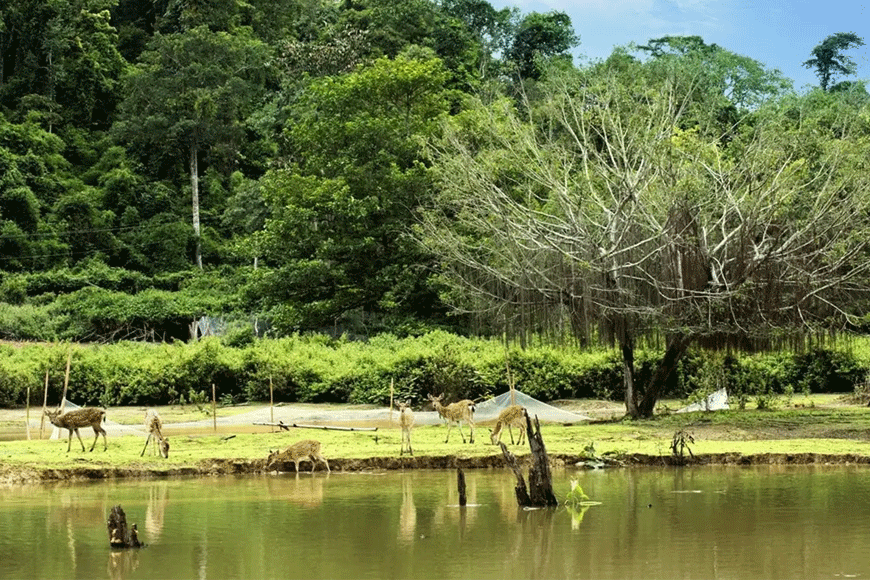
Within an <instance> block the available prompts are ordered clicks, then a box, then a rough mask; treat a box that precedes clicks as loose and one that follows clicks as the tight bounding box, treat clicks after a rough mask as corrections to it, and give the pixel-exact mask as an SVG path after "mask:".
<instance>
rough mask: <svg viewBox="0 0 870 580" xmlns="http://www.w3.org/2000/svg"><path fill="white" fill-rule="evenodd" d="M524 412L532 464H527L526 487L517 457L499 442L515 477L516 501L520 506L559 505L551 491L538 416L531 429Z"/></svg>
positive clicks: (548, 469)
mask: <svg viewBox="0 0 870 580" xmlns="http://www.w3.org/2000/svg"><path fill="white" fill-rule="evenodd" d="M524 414H525V416H526V427H527V429H526V430H527V438H528V441H529V448H530V449H531V452H532V464H531V465H530V466H529V485H528V487H527V486H526V481H525V479H524V478H523V472H522V470H521V469H520V466H519V464H518V463H517V458H516V457H514V455H513V453H511V452H510V451H508V448H507V446H506V445H505V444H504V443H501V442H499V446H500V447H501V452H502V455H504V459H505V462H506V463H507V464H508V467H510V468H511V470H512V471H513V472H514V475H515V476H516V478H517V485H516V487H515V488H514V490H515V492H516V496H517V503H518V504H519V505H520V506H521V507H550V506H557V505H559V501H558V500H557V499H556V495H555V494H554V493H553V477H552V474H551V473H550V460H549V458H548V457H547V449H546V447H545V446H544V440H543V438H542V437H541V424H540V423H539V422H538V418H537V417H535V425H534V429H533V428H532V421H531V419H530V418H529V414H528V412H525V411H524Z"/></svg>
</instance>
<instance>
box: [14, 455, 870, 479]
mask: <svg viewBox="0 0 870 580" xmlns="http://www.w3.org/2000/svg"><path fill="white" fill-rule="evenodd" d="M522 460H523V458H521V462H522ZM550 460H551V464H552V466H553V467H554V468H556V469H558V468H581V469H597V468H602V469H606V468H625V467H642V466H654V467H663V466H674V467H678V466H684V467H692V466H704V465H809V464H815V465H855V464H868V465H870V456H866V455H855V454H845V455H842V454H839V455H838V454H823V453H762V454H757V455H743V454H740V453H717V454H706V455H696V456H695V457H692V458H689V457H687V458H685V461H684V462H683V463H682V464H680V462H679V460H678V459H677V458H675V457H673V456H669V455H668V456H660V455H644V454H628V455H621V456H619V457H610V458H602V459H596V460H592V461H590V460H589V458H587V457H585V456H580V455H553V456H551V458H550ZM329 465H330V467H331V469H332V471H333V472H342V471H383V470H398V469H456V468H459V467H461V468H463V469H502V468H505V463H504V459H503V458H502V457H501V455H490V456H484V457H461V458H460V457H456V456H454V455H444V456H439V457H404V458H396V457H370V458H366V459H341V458H330V460H329ZM300 469H301V471H302V472H303V473H307V471H308V469H310V466H309V464H308V463H305V462H303V463H302V464H301V467H300ZM318 469H319V470H322V469H323V468H322V467H320V466H318ZM290 470H291V471H292V466H290ZM265 472H266V461H265V460H264V459H255V460H247V459H212V460H204V461H200V462H198V463H197V464H196V465H189V466H179V467H171V468H136V469H123V468H111V467H94V466H87V467H76V468H69V469H57V468H42V469H41V468H36V467H24V468H20V467H15V466H9V465H0V484H6V485H9V484H24V483H40V482H50V481H81V480H94V479H123V478H140V479H149V478H162V477H208V476H224V475H252V474H262V473H265ZM273 473H274V472H273Z"/></svg>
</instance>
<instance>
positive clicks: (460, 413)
mask: <svg viewBox="0 0 870 580" xmlns="http://www.w3.org/2000/svg"><path fill="white" fill-rule="evenodd" d="M443 397H444V394H443V393H442V394H441V395H439V396H437V397H435V396H433V395H429V400H430V401H432V406H433V407H435V410H436V411H437V412H438V414H439V415H440V416H441V417H442V418H443V419H445V420H446V421H447V439H445V440H444V442H445V443H447V442H448V441H450V431H451V429H453V424H454V423H456V424H457V425H459V434H460V435H461V436H462V442H463V443H465V434H464V433H463V432H462V422H463V421H464V422H465V423H468V428H469V429H470V430H471V436H470V437H469V443H474V401H471V400H469V399H463V400H462V401H457V402H455V403H450V404H449V405H447V406H446V407H445V406H444V405H442V404H441V399H442V398H443Z"/></svg>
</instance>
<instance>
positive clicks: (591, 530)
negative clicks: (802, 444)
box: [0, 467, 870, 580]
mask: <svg viewBox="0 0 870 580" xmlns="http://www.w3.org/2000/svg"><path fill="white" fill-rule="evenodd" d="M465 475H466V486H467V487H466V489H467V497H468V503H469V506H468V507H465V508H461V507H459V506H458V505H457V504H458V499H459V498H458V490H457V486H456V472H455V471H444V472H405V473H401V472H398V473H386V474H347V473H333V474H332V475H329V476H327V475H325V474H315V475H314V476H311V475H309V474H307V473H302V474H299V475H298V476H297V475H295V474H284V475H280V476H274V475H268V476H257V477H237V478H233V477H227V478H213V479H201V480H178V479H169V480H160V481H141V482H100V483H96V484H94V483H91V484H86V485H81V484H79V485H58V486H28V487H23V486H22V487H7V488H3V487H0V578H58V577H63V578H67V577H81V578H101V577H109V578H112V579H115V578H130V579H135V578H153V577H160V578H163V577H171V578H231V577H233V578H242V577H244V578H253V577H256V578H281V579H282V580H285V579H287V578H291V579H292V578H339V579H340V578H361V579H366V578H433V577H434V578H467V577H474V578H483V579H486V578H572V577H593V578H655V577H657V578H676V577H681V578H737V579H739V578H758V577H811V578H816V577H832V576H835V575H836V574H841V575H847V574H862V575H863V576H866V575H867V574H870V566H868V564H867V563H866V562H865V556H864V552H865V544H866V537H867V536H868V535H870V477H868V475H870V473H868V472H867V470H866V468H843V467H840V468H827V469H825V468H780V467H776V468H760V469H755V468H753V469H738V468H723V469H695V470H674V469H636V470H612V471H598V472H577V471H570V470H569V471H562V470H557V471H555V472H554V477H555V486H556V489H555V491H556V494H557V496H559V497H563V496H564V494H565V493H567V491H568V490H569V489H570V487H569V480H570V479H579V480H580V483H581V485H582V487H583V489H584V491H585V492H586V493H587V495H588V496H589V497H590V498H591V499H592V500H596V501H600V502H601V505H597V506H594V507H592V508H588V507H586V508H585V509H584V508H583V507H581V508H579V509H574V510H569V509H567V508H565V507H560V508H557V509H548V510H531V511H530V510H523V509H520V508H518V507H517V505H516V499H515V496H514V490H513V485H514V480H513V477H512V475H511V474H510V473H503V472H501V471H499V470H491V471H490V470H480V471H466V473H465ZM118 504H120V505H122V506H123V508H124V510H125V512H126V514H127V521H128V522H129V523H134V522H137V521H138V522H139V523H140V533H141V536H142V539H143V541H145V542H146V543H147V544H148V547H147V548H145V549H142V550H120V551H112V550H110V549H109V548H108V538H107V533H106V517H107V515H108V512H109V510H110V509H111V507H112V506H113V505H118Z"/></svg>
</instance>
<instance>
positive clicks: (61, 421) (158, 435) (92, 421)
mask: <svg viewBox="0 0 870 580" xmlns="http://www.w3.org/2000/svg"><path fill="white" fill-rule="evenodd" d="M45 415H46V416H47V417H48V420H49V421H51V424H52V425H54V426H55V427H57V428H59V429H66V430H67V431H69V441H68V442H67V445H66V451H67V453H69V450H70V447H71V446H72V436H73V433H75V435H76V437H78V438H79V443H81V444H82V451H84V450H85V443H84V441H82V436H81V435H79V429H81V428H83V427H92V428H93V430H94V442H93V444H92V445H91V449H90V450H91V451H93V450H94V447H95V446H96V445H97V440H98V439H99V438H100V435H102V436H103V451H106V450H107V449H108V448H109V444H108V442H107V441H106V430H105V429H103V426H102V423H104V422H105V421H106V410H105V409H99V408H97V407H82V408H81V409H75V410H73V411H68V412H66V413H62V412H61V410H60V409H57V410H56V411H46V412H45ZM145 430H146V431H147V432H148V438H147V439H146V440H145V447H143V448H142V453H140V454H139V457H141V456H143V455H145V449H147V448H148V443H150V442H151V441H152V440H153V441H154V454H155V455H156V454H157V452H158V450H159V452H160V455H161V456H163V457H164V458H166V457H169V439H168V438H166V437H164V436H163V421H161V420H160V415H159V414H158V413H157V411H155V410H154V409H148V410H147V411H146V412H145Z"/></svg>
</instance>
